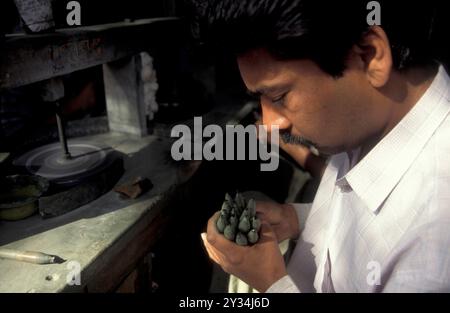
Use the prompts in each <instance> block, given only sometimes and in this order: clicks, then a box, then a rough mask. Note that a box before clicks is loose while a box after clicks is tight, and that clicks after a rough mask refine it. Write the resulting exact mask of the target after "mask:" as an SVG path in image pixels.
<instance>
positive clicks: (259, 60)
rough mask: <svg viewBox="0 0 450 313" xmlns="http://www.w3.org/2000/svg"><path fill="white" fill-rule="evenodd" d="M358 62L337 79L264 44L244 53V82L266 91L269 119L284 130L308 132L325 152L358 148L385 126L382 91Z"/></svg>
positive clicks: (265, 116) (265, 109)
mask: <svg viewBox="0 0 450 313" xmlns="http://www.w3.org/2000/svg"><path fill="white" fill-rule="evenodd" d="M353 63H354V64H353ZM353 63H352V62H351V61H349V64H348V67H347V70H346V71H345V72H344V75H343V76H342V77H340V78H338V79H335V78H333V77H332V76H330V75H329V74H327V73H325V72H323V71H322V70H321V69H320V68H319V67H318V66H317V65H316V64H315V63H314V62H312V61H310V60H292V61H279V60H276V59H274V58H273V57H272V56H271V55H270V54H269V53H268V52H267V51H266V50H263V49H258V50H253V51H250V52H248V53H246V54H244V55H241V56H240V57H238V65H239V69H240V72H241V76H242V78H243V80H244V83H245V84H246V86H247V88H248V89H249V91H250V92H252V93H256V94H258V95H260V102H261V107H262V114H263V123H264V124H265V125H279V128H280V133H282V132H283V131H286V132H288V133H290V134H291V135H292V136H295V137H297V138H302V140H301V141H306V142H310V143H312V144H313V145H314V146H315V147H316V148H317V149H318V150H319V151H320V152H321V153H324V154H334V153H339V152H343V151H348V150H350V149H353V148H355V147H357V146H359V145H361V144H362V143H364V142H365V141H366V140H368V139H369V138H370V137H371V136H375V135H376V133H377V129H380V128H381V127H382V124H381V121H383V119H384V117H383V116H382V115H383V108H381V107H379V108H377V106H376V105H374V103H375V98H376V97H377V96H376V94H377V92H376V90H374V88H373V87H372V86H371V85H370V84H369V83H368V81H367V79H366V75H365V74H364V70H363V67H362V66H360V64H358V62H353Z"/></svg>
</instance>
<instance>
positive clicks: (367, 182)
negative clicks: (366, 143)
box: [337, 65, 450, 213]
mask: <svg viewBox="0 0 450 313" xmlns="http://www.w3.org/2000/svg"><path fill="white" fill-rule="evenodd" d="M449 111H450V78H449V76H448V75H447V73H446V71H445V69H444V68H443V66H442V65H441V66H439V70H438V73H437V75H436V77H435V78H434V80H433V82H432V84H431V85H430V87H429V88H428V89H427V91H426V92H425V93H424V94H423V96H422V97H421V98H420V99H419V101H418V102H417V103H416V104H415V106H414V107H413V108H412V109H411V110H410V111H409V112H408V113H407V114H406V115H405V116H404V117H403V119H402V120H401V121H400V122H399V123H398V124H397V125H396V126H395V127H394V128H393V129H392V130H391V131H390V132H389V133H388V134H387V135H386V136H385V137H384V138H383V139H382V140H381V141H380V142H378V144H377V145H376V146H375V147H374V148H373V149H372V150H371V151H370V152H369V153H368V154H367V155H366V156H365V157H364V158H363V159H362V160H361V161H359V163H357V164H356V165H355V166H354V167H353V168H351V170H350V171H349V172H348V173H347V174H346V175H345V176H344V177H342V179H340V180H339V181H338V182H337V184H338V186H339V184H341V185H342V183H343V181H344V182H346V183H348V184H349V185H350V187H351V189H352V190H353V191H354V192H355V193H356V194H357V195H358V197H359V198H360V199H361V200H362V201H363V202H364V203H365V204H366V206H367V207H368V208H369V209H370V210H371V211H372V212H373V213H377V211H378V209H379V207H380V206H381V204H382V203H383V202H384V200H385V199H386V198H387V196H388V195H389V194H390V193H391V191H392V190H393V189H394V187H395V186H396V185H397V183H398V182H399V181H400V179H401V177H402V176H403V175H404V174H405V172H406V171H407V170H408V168H409V167H410V166H411V164H412V163H413V162H414V159H415V158H416V157H417V156H418V155H419V153H420V152H421V151H422V149H423V148H424V146H425V144H426V143H427V142H428V140H429V139H430V138H431V137H432V135H433V133H434V132H435V130H436V129H437V128H438V127H439V125H440V124H441V123H442V122H443V121H444V119H445V118H446V116H447V114H448V113H449Z"/></svg>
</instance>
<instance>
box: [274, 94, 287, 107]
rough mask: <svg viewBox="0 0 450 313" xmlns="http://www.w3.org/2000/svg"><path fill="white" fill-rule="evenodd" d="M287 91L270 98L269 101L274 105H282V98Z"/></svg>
mask: <svg viewBox="0 0 450 313" xmlns="http://www.w3.org/2000/svg"><path fill="white" fill-rule="evenodd" d="M286 95H287V93H284V94H282V95H281V96H278V97H275V98H272V99H271V102H272V103H273V104H276V105H283V103H284V98H286Z"/></svg>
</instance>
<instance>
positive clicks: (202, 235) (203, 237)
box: [200, 233, 206, 241]
mask: <svg viewBox="0 0 450 313" xmlns="http://www.w3.org/2000/svg"><path fill="white" fill-rule="evenodd" d="M200 237H202V240H203V241H205V240H206V233H201V234H200Z"/></svg>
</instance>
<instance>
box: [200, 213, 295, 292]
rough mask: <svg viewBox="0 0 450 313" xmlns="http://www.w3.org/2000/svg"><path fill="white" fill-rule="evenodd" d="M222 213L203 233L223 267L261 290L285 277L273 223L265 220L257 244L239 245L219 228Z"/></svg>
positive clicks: (263, 290) (208, 247)
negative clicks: (218, 220)
mask: <svg viewBox="0 0 450 313" xmlns="http://www.w3.org/2000/svg"><path fill="white" fill-rule="evenodd" d="M219 214H220V213H219V212H217V213H216V214H214V215H213V216H212V217H211V218H210V219H209V221H208V228H207V233H206V234H205V233H202V239H203V243H204V245H205V248H206V250H207V251H208V254H209V257H210V258H211V259H212V260H213V261H214V262H216V263H217V264H219V265H220V266H221V267H222V269H223V270H224V271H225V272H227V273H229V274H232V275H234V276H236V277H238V278H239V279H241V280H242V281H244V282H246V283H247V284H249V285H250V286H252V287H253V288H255V289H257V290H258V291H260V292H265V291H266V290H267V289H268V288H269V287H270V286H271V285H272V284H274V283H275V282H276V281H278V280H279V279H280V278H282V277H283V276H285V275H286V274H287V273H286V265H285V263H284V260H283V256H282V255H281V252H280V248H279V247H278V242H277V238H276V236H275V233H274V232H273V230H272V229H271V227H270V225H269V224H267V223H266V222H263V223H262V225H261V233H260V239H259V241H258V242H257V243H256V244H254V245H253V246H245V247H244V246H239V245H237V244H236V243H234V242H231V241H229V240H228V239H226V238H225V237H224V236H222V235H221V234H220V233H219V232H218V231H217V229H216V220H217V218H218V216H219Z"/></svg>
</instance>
